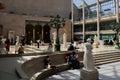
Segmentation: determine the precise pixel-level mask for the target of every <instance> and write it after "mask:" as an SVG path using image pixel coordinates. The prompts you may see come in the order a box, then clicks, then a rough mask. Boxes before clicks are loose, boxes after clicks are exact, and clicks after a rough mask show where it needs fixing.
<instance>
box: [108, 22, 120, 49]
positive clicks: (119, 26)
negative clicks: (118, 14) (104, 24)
mask: <svg viewBox="0 0 120 80" xmlns="http://www.w3.org/2000/svg"><path fill="white" fill-rule="evenodd" d="M110 26H111V29H112V30H113V31H115V38H114V39H113V40H114V43H115V46H116V48H120V45H119V32H120V23H116V22H113V23H111V24H110Z"/></svg>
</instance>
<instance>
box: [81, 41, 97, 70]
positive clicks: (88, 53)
mask: <svg viewBox="0 0 120 80" xmlns="http://www.w3.org/2000/svg"><path fill="white" fill-rule="evenodd" d="M92 49H93V47H92V45H91V43H85V44H84V59H83V63H84V68H85V69H86V70H94V69H95V67H94V60H93V55H92Z"/></svg>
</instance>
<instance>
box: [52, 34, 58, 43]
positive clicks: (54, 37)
mask: <svg viewBox="0 0 120 80" xmlns="http://www.w3.org/2000/svg"><path fill="white" fill-rule="evenodd" d="M56 35H57V34H56V32H53V43H54V44H56Z"/></svg>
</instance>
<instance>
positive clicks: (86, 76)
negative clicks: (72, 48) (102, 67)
mask: <svg viewBox="0 0 120 80" xmlns="http://www.w3.org/2000/svg"><path fill="white" fill-rule="evenodd" d="M80 72H81V73H80V80H99V74H98V71H97V69H95V70H86V69H84V68H83V69H81V71H80Z"/></svg>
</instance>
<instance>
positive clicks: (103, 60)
mask: <svg viewBox="0 0 120 80" xmlns="http://www.w3.org/2000/svg"><path fill="white" fill-rule="evenodd" d="M118 59H120V57H114V58H106V59H101V60H100V59H99V60H95V63H99V62H105V61H112V60H118Z"/></svg>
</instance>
